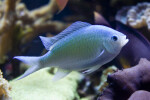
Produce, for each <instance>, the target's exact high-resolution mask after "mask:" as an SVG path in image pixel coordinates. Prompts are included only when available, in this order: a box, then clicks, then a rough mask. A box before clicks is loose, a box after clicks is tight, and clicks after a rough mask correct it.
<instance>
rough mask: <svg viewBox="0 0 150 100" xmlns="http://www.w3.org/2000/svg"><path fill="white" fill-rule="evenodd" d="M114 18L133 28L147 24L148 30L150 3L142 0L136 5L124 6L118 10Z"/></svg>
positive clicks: (149, 25) (149, 28)
mask: <svg viewBox="0 0 150 100" xmlns="http://www.w3.org/2000/svg"><path fill="white" fill-rule="evenodd" d="M116 19H117V20H118V21H121V22H123V23H124V24H129V25H130V26H131V27H133V28H141V27H145V26H147V27H148V30H150V3H148V2H144V3H138V4H137V5H136V6H132V7H125V8H123V9H121V10H120V11H119V12H118V14H117V15H116Z"/></svg>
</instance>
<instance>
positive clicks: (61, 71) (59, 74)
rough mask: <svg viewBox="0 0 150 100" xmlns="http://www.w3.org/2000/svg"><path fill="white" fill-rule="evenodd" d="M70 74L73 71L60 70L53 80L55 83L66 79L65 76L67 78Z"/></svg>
mask: <svg viewBox="0 0 150 100" xmlns="http://www.w3.org/2000/svg"><path fill="white" fill-rule="evenodd" d="M70 72H71V71H69V70H64V69H58V70H57V72H56V74H55V76H54V77H53V79H52V80H53V81H57V80H60V79H62V78H64V77H65V76H67V75H68V74H69V73H70Z"/></svg>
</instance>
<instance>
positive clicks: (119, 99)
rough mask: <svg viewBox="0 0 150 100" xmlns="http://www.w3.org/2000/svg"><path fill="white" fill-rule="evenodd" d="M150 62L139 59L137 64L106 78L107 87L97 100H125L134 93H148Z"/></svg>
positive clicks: (149, 89) (149, 88)
mask: <svg viewBox="0 0 150 100" xmlns="http://www.w3.org/2000/svg"><path fill="white" fill-rule="evenodd" d="M149 72H150V62H149V61H148V60H146V59H144V58H141V59H140V61H139V64H138V65H136V66H134V67H132V68H128V69H124V70H119V71H117V72H115V73H113V74H111V75H109V76H108V83H109V85H110V86H109V87H108V88H107V89H105V91H104V92H103V94H102V96H100V97H99V99H98V100H106V99H107V100H127V99H128V98H129V97H130V96H131V95H132V94H133V93H134V92H135V91H138V90H146V91H150V86H149V84H150V78H149V77H150V73H149Z"/></svg>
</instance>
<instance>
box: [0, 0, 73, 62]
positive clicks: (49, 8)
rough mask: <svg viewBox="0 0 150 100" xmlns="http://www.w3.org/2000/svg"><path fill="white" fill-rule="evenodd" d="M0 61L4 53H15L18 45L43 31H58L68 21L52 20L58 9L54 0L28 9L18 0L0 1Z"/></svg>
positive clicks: (3, 57) (4, 58)
mask: <svg viewBox="0 0 150 100" xmlns="http://www.w3.org/2000/svg"><path fill="white" fill-rule="evenodd" d="M0 8H1V9H0V61H1V62H0V63H3V62H4V61H5V60H6V58H7V57H6V54H8V53H9V52H11V56H14V55H17V54H18V52H19V48H20V45H22V44H24V43H27V42H28V41H30V40H31V39H33V38H34V37H35V36H37V35H38V34H40V33H45V32H49V33H51V32H56V33H58V32H60V31H62V30H63V29H65V28H66V27H67V26H68V25H70V24H68V23H64V22H60V21H59V22H58V21H52V18H53V16H54V14H55V13H56V12H57V10H58V6H57V4H56V1H55V0H50V2H49V3H48V4H47V5H45V6H43V7H40V8H37V9H35V10H31V11H29V10H28V9H27V8H26V6H25V4H24V3H22V2H20V0H4V1H1V2H0Z"/></svg>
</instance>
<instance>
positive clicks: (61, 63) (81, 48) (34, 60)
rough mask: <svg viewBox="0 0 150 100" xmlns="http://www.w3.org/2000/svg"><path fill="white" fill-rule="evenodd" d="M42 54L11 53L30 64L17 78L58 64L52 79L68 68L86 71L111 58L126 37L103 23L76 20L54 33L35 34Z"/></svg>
mask: <svg viewBox="0 0 150 100" xmlns="http://www.w3.org/2000/svg"><path fill="white" fill-rule="evenodd" d="M39 37H40V39H41V41H42V43H43V45H44V47H45V48H46V49H47V50H48V51H47V53H46V54H44V55H42V56H38V57H31V56H15V57H14V59H18V60H20V61H22V62H24V63H25V64H27V65H29V66H32V67H30V68H29V69H28V70H27V71H26V72H25V73H24V74H23V75H22V76H21V77H20V78H19V79H22V78H24V77H26V76H28V75H30V74H32V73H33V72H36V71H38V70H40V69H42V68H45V67H56V68H58V70H57V72H56V73H55V75H54V77H53V79H52V80H54V81H57V80H60V79H62V78H64V77H65V76H67V75H68V74H69V73H71V72H72V71H84V72H83V73H85V74H89V73H92V72H94V71H96V70H98V69H99V68H100V67H101V66H102V65H104V64H106V63H108V62H110V61H111V60H113V59H114V58H115V57H116V56H117V55H118V54H119V53H120V51H121V49H122V47H123V46H125V45H126V44H127V43H128V41H129V39H127V37H126V35H124V34H123V33H121V32H118V31H116V30H114V29H112V28H109V27H106V26H103V25H92V24H90V23H87V22H82V21H77V22H75V23H73V24H72V25H70V26H69V27H68V28H66V29H65V30H64V31H62V32H61V33H59V34H58V35H56V36H54V37H43V36H39Z"/></svg>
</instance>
